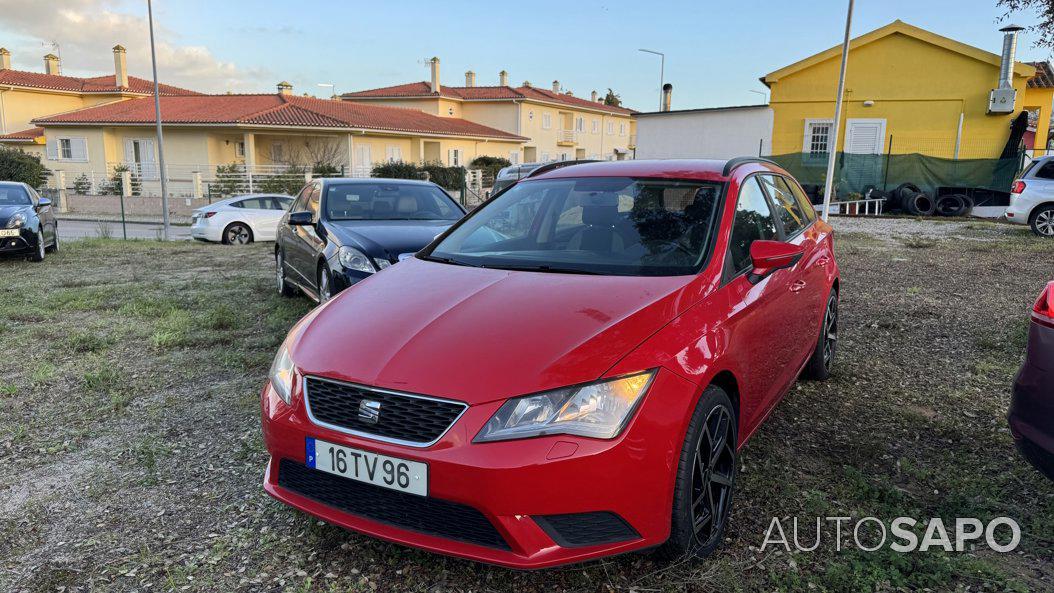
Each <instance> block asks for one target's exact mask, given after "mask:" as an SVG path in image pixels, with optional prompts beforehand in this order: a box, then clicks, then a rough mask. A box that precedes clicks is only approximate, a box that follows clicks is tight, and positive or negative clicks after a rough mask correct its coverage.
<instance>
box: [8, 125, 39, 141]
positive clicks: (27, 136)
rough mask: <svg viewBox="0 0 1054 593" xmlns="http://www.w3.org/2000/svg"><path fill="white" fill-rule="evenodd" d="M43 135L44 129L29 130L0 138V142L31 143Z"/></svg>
mask: <svg viewBox="0 0 1054 593" xmlns="http://www.w3.org/2000/svg"><path fill="white" fill-rule="evenodd" d="M43 135H44V128H29V129H28V130H22V131H21V132H12V133H10V134H4V135H3V136H0V142H32V141H33V140H35V139H37V138H39V137H41V136H43Z"/></svg>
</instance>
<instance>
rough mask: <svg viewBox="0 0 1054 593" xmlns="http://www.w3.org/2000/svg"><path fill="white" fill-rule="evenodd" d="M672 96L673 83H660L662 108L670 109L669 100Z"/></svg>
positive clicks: (664, 109)
mask: <svg viewBox="0 0 1054 593" xmlns="http://www.w3.org/2000/svg"><path fill="white" fill-rule="evenodd" d="M672 98H673V85H672V84H670V83H668V82H667V83H666V84H664V85H662V110H663V111H669V110H670V100H671V99H672Z"/></svg>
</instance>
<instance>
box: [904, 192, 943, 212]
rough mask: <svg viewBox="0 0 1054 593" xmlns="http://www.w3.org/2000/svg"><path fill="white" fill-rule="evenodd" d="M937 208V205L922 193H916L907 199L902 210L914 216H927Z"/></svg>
mask: <svg viewBox="0 0 1054 593" xmlns="http://www.w3.org/2000/svg"><path fill="white" fill-rule="evenodd" d="M936 208H937V204H936V203H935V202H934V201H933V199H932V198H930V197H929V196H928V195H926V194H924V193H921V192H920V193H917V194H915V195H914V196H911V197H909V198H908V200H907V202H905V204H904V209H905V210H907V211H908V212H910V213H911V214H914V215H915V216H929V215H931V214H933V211H934V210H935V209H936Z"/></svg>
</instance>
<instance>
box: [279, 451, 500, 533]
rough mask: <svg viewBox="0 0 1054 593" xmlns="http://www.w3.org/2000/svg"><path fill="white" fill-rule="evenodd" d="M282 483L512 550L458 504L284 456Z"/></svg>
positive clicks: (371, 515)
mask: <svg viewBox="0 0 1054 593" xmlns="http://www.w3.org/2000/svg"><path fill="white" fill-rule="evenodd" d="M278 485H279V486H281V487H282V488H285V489H287V490H290V491H292V492H295V493H297V494H299V495H301V496H306V497H307V498H310V499H312V500H315V501H318V502H320V503H322V504H324V505H328V506H331V507H333V508H336V509H339V510H341V511H344V512H346V513H350V514H352V515H358V516H360V517H365V518H367V519H372V520H374V521H378V522H380V523H387V524H388V525H393V526H395V527H400V528H402V529H408V530H411V531H417V532H419V533H425V534H428V535H435V536H438V537H444V538H447V539H453V540H458V541H462V542H468V543H470V544H476V545H478V546H485V547H488V548H496V549H499V550H509V545H508V544H507V543H506V542H505V539H504V538H503V537H502V536H501V534H499V533H498V530H497V529H495V528H494V525H493V524H492V523H491V522H490V521H488V520H487V518H486V517H484V516H483V513H481V512H479V511H478V510H476V509H474V508H472V507H470V506H467V505H463V504H458V503H456V502H450V501H448V500H440V499H438V498H427V497H424V496H417V495H415V494H407V493H405V492H398V491H395V490H390V489H388V488H382V487H380V486H374V485H373V484H366V483H364V482H356V481H354V480H349V479H347V478H342V477H340V476H335V475H332V474H327V473H325V472H321V471H318V470H315V469H311V468H309V467H307V466H305V465H301V464H299V463H297V462H295V461H290V460H288V459H283V460H282V461H281V463H280V465H279V467H278Z"/></svg>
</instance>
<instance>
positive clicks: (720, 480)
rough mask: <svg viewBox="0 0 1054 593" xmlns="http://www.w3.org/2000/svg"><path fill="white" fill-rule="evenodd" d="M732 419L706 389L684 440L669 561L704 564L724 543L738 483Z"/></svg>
mask: <svg viewBox="0 0 1054 593" xmlns="http://www.w3.org/2000/svg"><path fill="white" fill-rule="evenodd" d="M736 431H737V426H736V414H735V411H734V410H733V408H732V402H731V400H729V399H728V394H727V393H725V390H724V389H721V388H720V387H718V386H716V385H711V386H710V387H707V388H706V391H704V392H703V394H702V395H701V396H700V397H699V403H698V404H696V406H695V412H694V413H693V414H692V421H691V422H690V423H689V425H688V433H687V434H686V435H685V437H684V445H683V446H682V448H681V458H680V462H679V463H678V466H677V483H676V485H675V490H674V493H673V515H672V517H671V523H670V539H669V540H667V541H666V543H665V544H663V546H662V547H661V548H660V549H659V553H660V554H661V555H662V556H664V557H665V558H667V559H670V560H673V559H677V558H684V557H688V558H705V557H707V556H709V555H710V554H711V553H713V551H714V550H716V549H717V546H719V545H720V544H721V540H722V538H723V537H724V533H725V527H726V526H727V525H728V518H729V515H730V514H731V509H732V494H733V493H734V491H735V483H736Z"/></svg>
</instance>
